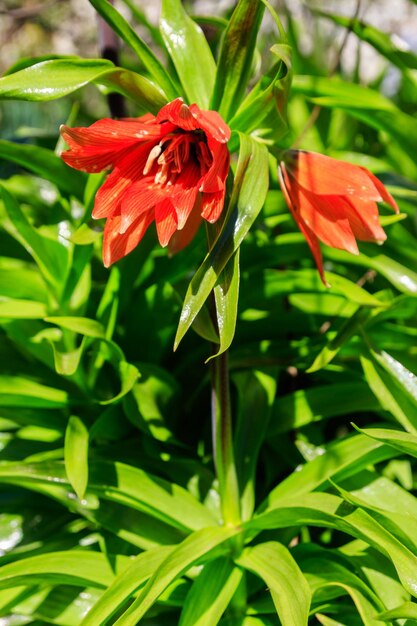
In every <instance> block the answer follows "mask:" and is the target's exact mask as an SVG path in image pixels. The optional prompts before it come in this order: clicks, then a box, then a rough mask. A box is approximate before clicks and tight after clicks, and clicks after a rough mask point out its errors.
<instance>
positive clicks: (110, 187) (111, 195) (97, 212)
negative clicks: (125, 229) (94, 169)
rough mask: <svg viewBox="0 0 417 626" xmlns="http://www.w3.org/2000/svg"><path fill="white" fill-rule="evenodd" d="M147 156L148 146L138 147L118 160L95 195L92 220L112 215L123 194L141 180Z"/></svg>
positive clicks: (118, 205) (116, 209)
mask: <svg viewBox="0 0 417 626" xmlns="http://www.w3.org/2000/svg"><path fill="white" fill-rule="evenodd" d="M148 154H149V146H148V145H147V144H145V145H139V147H135V148H132V149H130V150H129V151H128V153H127V154H125V155H124V156H123V158H121V159H120V161H119V162H118V163H117V167H116V168H115V169H114V171H113V172H112V173H111V174H110V176H108V177H107V180H106V182H105V183H104V184H103V185H102V187H100V189H99V190H98V192H97V194H96V199H95V204H94V210H93V218H94V219H99V218H102V217H108V216H111V215H114V214H115V213H116V212H117V211H118V209H119V207H120V202H121V200H122V197H123V194H124V193H126V190H127V189H128V188H129V186H130V185H132V183H134V182H135V181H136V180H138V179H140V178H142V176H143V168H144V167H145V163H146V160H147V158H148Z"/></svg>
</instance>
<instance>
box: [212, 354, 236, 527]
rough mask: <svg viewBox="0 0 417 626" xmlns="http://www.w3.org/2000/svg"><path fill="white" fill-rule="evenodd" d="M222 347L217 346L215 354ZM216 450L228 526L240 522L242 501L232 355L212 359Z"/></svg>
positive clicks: (214, 448) (222, 504) (215, 454)
mask: <svg viewBox="0 0 417 626" xmlns="http://www.w3.org/2000/svg"><path fill="white" fill-rule="evenodd" d="M217 350H218V346H216V345H213V352H214V353H215V352H217ZM211 377H212V399H211V401H212V433H213V451H214V461H215V466H216V472H217V478H218V480H219V491H220V499H221V507H222V514H223V520H224V524H225V525H226V526H236V525H237V524H239V523H240V498H239V485H238V480H237V473H236V465H235V459H234V452H233V438H232V414H231V407H230V385H229V362H228V353H227V351H226V352H223V353H222V354H220V355H219V356H218V357H216V358H214V359H212V360H211Z"/></svg>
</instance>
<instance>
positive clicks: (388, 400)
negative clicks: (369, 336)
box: [361, 350, 417, 433]
mask: <svg viewBox="0 0 417 626" xmlns="http://www.w3.org/2000/svg"><path fill="white" fill-rule="evenodd" d="M361 363H362V367H363V370H364V373H365V376H366V379H367V381H368V384H369V386H370V388H371V389H372V391H373V393H374V394H375V396H376V397H377V398H378V400H379V402H380V404H381V406H382V407H383V408H384V409H385V410H386V411H390V413H392V415H393V416H394V417H395V418H396V419H397V420H398V421H399V423H400V424H401V426H403V428H405V429H406V430H408V431H409V432H413V433H416V432H417V378H416V376H415V375H414V374H412V373H411V372H410V371H409V370H407V369H406V368H405V367H404V366H403V365H402V364H401V363H399V362H398V361H396V360H395V359H394V358H392V357H391V356H390V355H389V354H387V353H386V352H381V353H377V352H374V351H373V350H370V351H369V352H368V353H366V354H365V353H364V354H363V355H362V356H361Z"/></svg>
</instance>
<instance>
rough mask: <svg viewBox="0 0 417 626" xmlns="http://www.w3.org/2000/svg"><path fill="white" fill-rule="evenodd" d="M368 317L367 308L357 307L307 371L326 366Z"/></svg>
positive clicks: (359, 330) (358, 331)
mask: <svg viewBox="0 0 417 626" xmlns="http://www.w3.org/2000/svg"><path fill="white" fill-rule="evenodd" d="M368 317H369V310H368V309H362V308H361V309H358V310H357V311H356V313H355V314H354V315H352V317H351V318H350V319H348V320H346V321H345V322H344V323H343V324H342V326H341V328H340V329H339V330H338V332H337V334H336V336H335V337H333V339H331V340H330V341H329V342H328V344H327V345H325V346H324V348H322V350H320V352H319V354H318V355H317V356H316V358H315V359H314V361H313V363H312V365H310V367H309V368H308V370H307V372H308V373H309V374H311V373H312V372H317V371H318V370H321V369H322V368H323V367H326V365H328V364H329V363H330V362H331V361H332V360H333V359H334V357H335V356H336V355H337V353H338V352H339V350H340V349H341V348H343V346H344V344H345V343H346V342H347V341H349V339H351V337H353V336H354V335H356V334H358V333H360V332H361V329H362V327H363V325H364V323H365V322H366V320H367V319H368Z"/></svg>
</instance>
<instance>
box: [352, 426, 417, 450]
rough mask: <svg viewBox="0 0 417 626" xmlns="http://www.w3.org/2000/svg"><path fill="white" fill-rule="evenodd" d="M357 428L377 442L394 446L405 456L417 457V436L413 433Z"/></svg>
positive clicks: (386, 429)
mask: <svg viewBox="0 0 417 626" xmlns="http://www.w3.org/2000/svg"><path fill="white" fill-rule="evenodd" d="M355 428H356V429H357V430H358V431H359V432H361V433H363V434H364V435H366V436H367V437H371V438H372V439H374V440H375V441H379V442H381V443H385V444H388V445H390V446H393V447H394V448H396V449H397V450H400V451H401V452H402V453H403V454H411V456H413V457H417V436H416V435H414V434H412V433H405V432H402V431H399V430H390V429H388V428H358V427H357V426H356V427H355Z"/></svg>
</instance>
